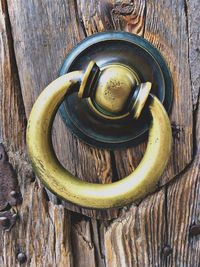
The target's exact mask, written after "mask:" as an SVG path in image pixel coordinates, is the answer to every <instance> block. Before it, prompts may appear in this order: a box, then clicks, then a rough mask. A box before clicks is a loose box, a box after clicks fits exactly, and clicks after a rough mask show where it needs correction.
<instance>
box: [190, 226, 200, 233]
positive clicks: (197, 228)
mask: <svg viewBox="0 0 200 267" xmlns="http://www.w3.org/2000/svg"><path fill="white" fill-rule="evenodd" d="M190 234H191V235H192V236H197V235H199V234H200V224H194V225H192V226H191V227H190Z"/></svg>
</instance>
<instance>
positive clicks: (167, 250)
mask: <svg viewBox="0 0 200 267" xmlns="http://www.w3.org/2000/svg"><path fill="white" fill-rule="evenodd" d="M162 253H163V255H164V256H165V257H167V256H169V255H170V254H172V248H171V247H170V246H165V247H164V248H163V250H162Z"/></svg>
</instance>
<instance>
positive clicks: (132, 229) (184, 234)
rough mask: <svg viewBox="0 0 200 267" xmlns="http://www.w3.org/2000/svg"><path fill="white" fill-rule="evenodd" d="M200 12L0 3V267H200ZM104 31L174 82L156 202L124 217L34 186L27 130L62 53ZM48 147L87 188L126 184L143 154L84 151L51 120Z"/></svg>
mask: <svg viewBox="0 0 200 267" xmlns="http://www.w3.org/2000/svg"><path fill="white" fill-rule="evenodd" d="M199 4H200V3H199V1H198V0H175V1H169V0H165V1H164V0H161V1H158V0H156V1H153V0H148V1H147V0H138V1H136V0H135V1H134V0H132V1H131V0H126V1H117V0H116V1H115V0H101V1H97V0H85V1H84V0H59V1H54V0H20V1H18V0H1V1H0V67H1V68H0V81H1V83H0V141H1V143H2V144H1V147H0V186H1V187H0V208H1V211H0V231H1V239H0V266H2V267H4V266H10V267H13V266H19V265H20V264H23V266H38V267H40V266H41V267H43V266H44V267H46V266H74V267H78V266H81V267H83V266H86V267H94V266H109V267H130V266H140V267H149V266H152V267H156V266H157V267H162V266H163V267H167V266H174V267H175V266H176V267H183V266H184V267H199V266H200V180H199V164H200V157H199V156H200V129H199V120H200V116H199V98H198V96H199V86H200V69H199V65H200V31H199V28H200V5H199ZM112 29H117V30H123V31H129V32H132V33H136V34H138V35H140V36H143V37H145V38H146V39H147V40H149V41H150V42H151V43H153V44H154V45H155V46H156V47H157V48H158V50H159V51H160V52H161V53H162V54H163V56H164V57H165V59H166V61H167V63H168V66H169V68H170V70H171V73H172V77H173V83H174V101H173V107H172V111H171V113H170V120H171V123H172V129H173V151H172V155H171V159H170V162H169V164H168V167H167V169H166V171H165V173H164V174H163V176H162V177H161V179H160V182H159V184H158V186H157V188H156V190H155V192H153V193H152V194H150V195H149V196H147V197H146V198H144V199H143V200H141V201H140V202H137V203H134V204H132V205H131V206H129V207H124V208H122V209H113V210H108V211H98V210H87V209H83V208H79V207H76V206H74V205H72V204H67V203H64V202H63V201H61V200H60V199H58V198H57V197H55V196H54V195H53V194H51V193H49V192H47V191H46V190H45V189H44V187H43V186H42V184H41V183H40V182H39V180H38V179H37V178H35V177H34V174H33V172H32V168H31V166H30V164H29V161H28V159H27V154H26V144H25V131H26V121H27V118H28V116H29V113H30V111H31V108H32V105H33V103H34V101H35V100H36V98H37V96H38V95H39V93H40V92H41V91H42V89H43V88H44V87H45V86H46V85H47V84H48V83H49V82H50V81H52V80H53V79H55V78H56V77H57V75H58V71H59V68H60V66H61V64H62V63H63V60H64V57H65V56H66V54H67V53H68V51H69V50H70V49H71V48H72V47H73V46H74V45H75V44H77V43H78V42H79V41H80V40H82V39H83V38H85V37H86V36H88V35H91V34H93V33H95V32H101V31H106V30H112ZM53 138H54V144H55V149H56V152H57V155H58V157H59V159H60V160H61V161H62V163H63V164H64V166H65V167H66V168H67V169H68V170H70V171H71V172H72V173H73V174H76V175H77V176H78V177H79V178H81V179H85V180H88V181H93V182H103V183H109V182H111V181H112V180H117V179H121V178H123V177H124V176H125V175H127V174H129V173H130V172H131V171H132V170H133V169H134V168H135V166H136V165H137V164H138V162H139V161H140V159H141V157H142V154H143V152H144V149H145V144H140V145H139V146H138V147H136V148H130V149H126V150H123V151H107V150H100V149H95V148H92V147H89V146H87V145H86V144H84V143H83V142H81V141H80V140H79V139H77V138H76V137H74V136H73V135H72V134H71V133H70V131H69V130H68V129H67V128H66V126H65V125H64V124H63V122H62V120H61V119H60V117H59V116H57V118H56V122H55V127H54V131H53ZM3 147H4V148H5V151H7V154H8V159H9V162H10V163H11V164H12V166H13V168H14V170H15V172H13V170H12V169H11V167H10V166H11V165H9V163H8V161H7V159H6V156H5V153H6V152H4V149H3ZM17 180H18V184H19V187H18V186H17ZM13 191H16V192H13ZM19 191H20V192H21V194H22V196H23V201H21V200H20V193H19ZM16 203H18V204H17V206H15V204H16ZM11 206H12V207H11ZM15 214H17V215H18V216H16V215H15Z"/></svg>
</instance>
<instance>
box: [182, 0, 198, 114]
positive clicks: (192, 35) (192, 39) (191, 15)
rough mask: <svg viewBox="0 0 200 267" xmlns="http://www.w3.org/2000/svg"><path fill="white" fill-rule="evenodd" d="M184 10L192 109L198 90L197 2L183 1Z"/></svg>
mask: <svg viewBox="0 0 200 267" xmlns="http://www.w3.org/2000/svg"><path fill="white" fill-rule="evenodd" d="M185 10H186V13H187V18H188V22H187V23H188V35H189V63H190V67H191V69H190V73H191V82H192V93H193V94H192V95H193V105H194V109H195V108H196V106H197V102H198V97H199V90H200V72H199V71H198V66H199V65H200V34H199V25H200V5H199V3H198V1H196V0H192V1H185Z"/></svg>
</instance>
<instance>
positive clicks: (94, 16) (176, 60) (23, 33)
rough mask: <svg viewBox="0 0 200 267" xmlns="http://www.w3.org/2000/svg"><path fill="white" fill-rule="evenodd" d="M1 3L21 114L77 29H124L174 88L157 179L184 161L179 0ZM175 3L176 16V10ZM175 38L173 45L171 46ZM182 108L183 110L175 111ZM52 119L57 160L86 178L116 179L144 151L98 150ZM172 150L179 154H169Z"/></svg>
mask: <svg viewBox="0 0 200 267" xmlns="http://www.w3.org/2000/svg"><path fill="white" fill-rule="evenodd" d="M157 5H158V6H157ZM175 6H176V7H177V8H175ZM8 7H9V15H10V20H11V24H12V31H13V40H14V48H15V54H16V59H17V65H18V71H19V76H20V83H21V90H22V94H23V100H24V105H25V110H26V115H27V116H28V115H29V113H30V110H31V107H32V105H33V103H34V101H35V99H36V98H37V96H38V94H39V92H41V90H42V89H43V88H44V87H45V85H47V84H48V83H49V82H50V81H51V80H53V79H54V78H55V77H56V76H57V73H58V70H59V68H60V66H61V64H62V61H63V58H64V56H65V55H66V53H67V52H68V51H69V50H70V49H71V48H72V47H73V46H74V45H75V44H76V43H77V42H78V41H80V40H81V39H83V38H84V36H85V35H90V34H92V33H95V32H97V31H104V30H112V29H117V30H126V31H130V32H133V33H136V34H138V35H142V36H145V37H146V38H147V39H148V40H150V41H151V42H152V43H154V44H155V46H156V47H158V49H159V50H160V51H161V52H162V53H163V55H164V56H165V58H166V60H167V63H168V65H169V67H170V69H171V71H172V75H173V78H174V91H175V93H174V96H175V97H174V104H173V111H172V116H171V120H172V124H173V127H174V131H175V135H174V145H173V153H172V157H171V161H170V163H169V165H168V168H167V170H166V172H165V173H164V175H163V176H162V178H161V179H160V183H159V184H160V185H164V184H165V183H167V182H168V181H170V180H171V179H173V177H174V176H175V175H176V174H178V173H179V172H180V171H181V170H183V169H184V168H185V167H186V166H187V164H188V163H189V162H190V161H191V157H192V122H193V121H192V105H191V101H192V100H191V87H190V77H189V74H190V73H189V68H188V60H187V53H188V32H187V28H186V26H187V24H186V15H185V13H184V12H185V11H184V6H183V5H181V3H180V2H178V1H177V2H176V3H175V4H174V5H173V8H171V10H168V3H165V2H163V4H162V8H159V4H156V3H155V4H153V3H151V2H148V3H146V1H144V0H140V1H134V2H131V1H94V0H93V1H86V2H85V1H80V0H79V1H77V2H74V1H65V2H62V1H61V2H51V1H43V2H42V3H40V2H38V1H36V0H35V1H31V2H27V1H20V2H19V1H9V0H8ZM176 9H177V10H178V12H179V16H176V13H175V10H176ZM165 11H166V12H168V14H170V15H171V19H172V21H171V24H169V23H168V20H167V18H168V17H167V16H163V14H164V12H165ZM40 14H46V15H45V16H42V15H41V16H40ZM57 14H59V16H57ZM154 14H157V16H160V18H162V19H160V20H157V19H155V18H157V17H156V16H154ZM66 22H67V23H66ZM159 23H160V24H159ZM174 25H176V28H175V29H174ZM36 29H37V31H36ZM180 29H181V30H180ZM169 36H173V38H168V37H169ZM177 42H179V43H180V44H179V45H177ZM179 46H181V50H180V49H179V48H178V47H179ZM180 51H181V52H180ZM27 88H29V89H27ZM180 88H182V89H181V90H180ZM177 92H178V93H177ZM185 110H187V113H186V114H185V116H182V113H183V112H184V111H185ZM54 126H55V127H54V134H53V137H54V143H55V149H56V152H57V155H58V157H59V159H60V160H61V162H62V163H63V164H64V166H65V167H66V168H67V169H68V170H70V171H71V172H72V173H73V174H75V175H77V176H78V177H79V178H81V179H85V180H88V181H93V182H111V181H112V179H114V180H117V179H120V178H123V177H124V176H126V175H128V174H129V173H130V172H132V171H133V170H134V168H135V167H136V166H137V165H138V163H139V162H140V160H141V158H142V156H143V153H144V151H145V144H141V145H139V146H138V147H135V148H131V149H128V150H124V151H115V152H114V153H113V152H111V154H110V152H108V151H106V150H97V149H94V148H89V147H88V146H87V145H85V144H84V143H82V142H81V141H79V140H78V139H76V138H75V137H73V136H72V135H71V133H70V132H69V131H68V130H67V129H66V127H65V125H64V124H63V122H62V121H61V119H60V117H59V116H57V120H56V122H55V124H54ZM62 136H65V143H64V144H63V143H61V141H60V140H63V138H62ZM182 144H184V145H182ZM176 154H179V155H180V157H179V158H178V159H176V161H174V158H175V157H176ZM113 176H115V177H114V178H113ZM49 196H50V198H51V199H52V200H54V202H56V201H57V200H56V198H55V197H53V196H52V194H49ZM64 205H65V206H66V207H68V208H69V209H71V210H74V211H77V212H82V213H83V214H86V215H89V216H92V217H97V218H108V219H109V218H112V217H117V215H118V214H119V211H118V210H117V209H113V210H112V211H104V212H101V211H100V212H97V211H94V210H86V209H82V208H79V207H77V206H74V205H72V204H69V203H64ZM122 212H123V211H122Z"/></svg>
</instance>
